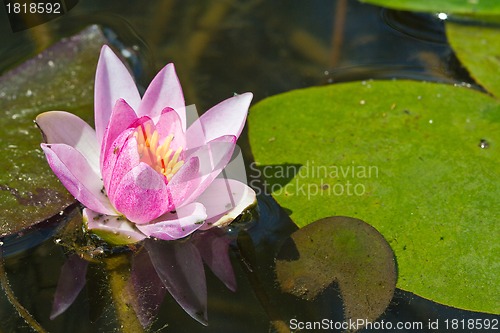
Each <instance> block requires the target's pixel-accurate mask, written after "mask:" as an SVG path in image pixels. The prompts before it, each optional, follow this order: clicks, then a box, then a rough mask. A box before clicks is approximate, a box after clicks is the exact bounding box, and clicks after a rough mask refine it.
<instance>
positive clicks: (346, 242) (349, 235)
mask: <svg viewBox="0 0 500 333" xmlns="http://www.w3.org/2000/svg"><path fill="white" fill-rule="evenodd" d="M276 273H277V279H278V282H279V283H280V286H281V288H282V289H283V291H285V292H288V293H291V294H293V295H295V296H297V297H301V298H304V299H307V300H313V299H315V298H316V297H317V296H318V294H320V293H321V292H322V291H323V290H325V289H326V288H327V287H328V286H330V285H331V284H333V283H336V284H338V287H339V289H340V294H341V295H342V299H343V302H344V311H345V318H346V320H348V319H352V320H354V321H355V320H356V319H366V320H368V321H374V320H375V319H377V318H378V317H379V316H380V315H381V314H382V313H383V312H384V310H385V309H386V308H387V306H388V305H389V303H390V301H391V299H392V295H393V293H394V289H395V286H396V265H395V262H394V256H393V252H392V250H391V248H390V246H389V244H387V242H386V241H385V239H384V237H382V235H380V233H379V232H378V231H377V230H376V229H375V228H373V227H371V226H370V225H368V224H366V223H364V222H363V221H361V220H358V219H354V218H350V217H341V216H335V217H327V218H324V219H321V220H319V221H315V222H313V223H311V224H309V225H307V226H306V227H304V228H302V229H299V230H298V231H296V232H294V233H293V234H292V235H291V237H290V238H289V239H288V240H287V241H286V242H285V243H284V244H283V246H282V248H281V250H280V252H279V254H278V257H277V259H276Z"/></svg>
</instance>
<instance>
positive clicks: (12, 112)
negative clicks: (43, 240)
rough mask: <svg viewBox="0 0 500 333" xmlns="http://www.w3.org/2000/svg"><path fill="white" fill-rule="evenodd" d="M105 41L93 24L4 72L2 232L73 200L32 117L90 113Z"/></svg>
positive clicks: (0, 97)
mask: <svg viewBox="0 0 500 333" xmlns="http://www.w3.org/2000/svg"><path fill="white" fill-rule="evenodd" d="M105 42H106V40H105V38H104V36H103V34H102V32H101V31H100V29H99V28H98V27H96V26H93V27H90V28H87V29H85V30H84V31H82V32H81V33H79V34H78V35H75V36H73V37H71V38H68V39H64V40H62V41H61V42H59V43H58V44H56V45H54V46H52V47H50V48H49V49H47V50H46V51H44V52H42V53H41V54H39V55H37V56H36V57H34V58H33V59H31V60H28V61H27V62H25V63H24V64H22V65H20V66H19V67H17V68H15V69H13V70H11V71H9V72H7V73H5V74H3V75H2V76H1V77H0V109H1V110H2V112H3V115H2V117H1V119H0V127H1V128H2V133H1V134H0V155H1V156H2V158H1V159H0V170H2V173H1V175H0V202H1V203H2V209H1V211H0V236H4V235H7V234H12V233H15V232H18V231H19V230H21V229H24V228H26V227H29V226H31V225H33V224H35V223H38V222H40V221H43V220H46V219H47V218H49V217H51V216H53V215H55V214H57V213H59V212H60V211H62V210H63V209H64V208H66V207H67V206H69V205H70V204H71V203H73V202H74V198H73V197H72V196H71V195H70V194H69V193H68V191H66V189H65V188H64V187H63V186H62V185H61V184H60V182H59V180H58V179H57V178H56V177H55V176H54V174H53V172H52V171H51V170H50V168H49V166H48V164H47V162H46V160H45V156H44V154H43V153H42V150H41V149H40V143H41V141H42V136H41V134H40V131H39V130H38V129H37V128H36V126H35V124H34V122H33V120H34V119H35V116H36V115H37V114H39V113H41V112H44V111H49V110H67V111H74V112H75V113H77V114H78V115H79V116H81V117H83V118H84V119H86V120H90V119H91V118H92V114H93V106H92V105H93V86H94V73H95V68H96V65H97V59H98V57H99V52H100V48H101V46H102V45H103V44H104V43H105Z"/></svg>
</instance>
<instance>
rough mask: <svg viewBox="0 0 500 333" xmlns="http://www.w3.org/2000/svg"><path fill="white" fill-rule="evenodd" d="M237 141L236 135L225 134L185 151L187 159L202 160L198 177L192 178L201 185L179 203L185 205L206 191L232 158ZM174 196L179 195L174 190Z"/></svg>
mask: <svg viewBox="0 0 500 333" xmlns="http://www.w3.org/2000/svg"><path fill="white" fill-rule="evenodd" d="M235 142H236V138H235V137H234V136H223V137H220V138H217V139H214V140H212V141H210V142H209V143H208V144H206V145H204V146H202V147H200V148H197V149H192V150H190V151H186V152H185V153H186V158H187V159H189V158H193V157H196V158H198V159H199V161H200V162H199V163H200V170H199V173H198V175H197V177H196V178H194V179H192V180H191V182H196V183H198V184H199V185H198V186H197V187H196V188H195V189H194V190H193V191H192V192H191V193H190V195H189V196H188V197H186V198H185V200H184V201H183V202H180V203H179V204H178V205H184V204H186V203H189V202H192V201H194V200H195V199H196V198H197V197H198V196H199V195H200V194H201V193H203V191H205V189H206V188H207V187H208V186H209V185H210V184H211V183H212V181H213V180H214V179H215V177H217V176H218V175H219V173H220V172H221V171H222V169H224V167H225V166H226V165H227V163H228V162H229V160H230V159H231V155H232V153H233V150H234V147H235V145H236V143H235ZM181 169H182V168H181ZM179 172H180V171H179ZM174 177H175V176H174ZM173 180H174V178H172V181H173ZM172 196H173V197H174V198H176V197H177V195H176V193H175V192H173V191H172Z"/></svg>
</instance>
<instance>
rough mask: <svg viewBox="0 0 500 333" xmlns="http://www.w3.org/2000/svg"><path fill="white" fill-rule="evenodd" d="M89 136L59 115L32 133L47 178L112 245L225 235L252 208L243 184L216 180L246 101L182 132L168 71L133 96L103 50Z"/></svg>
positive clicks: (233, 101) (214, 111) (237, 99)
mask: <svg viewBox="0 0 500 333" xmlns="http://www.w3.org/2000/svg"><path fill="white" fill-rule="evenodd" d="M94 97H95V105H94V108H95V109H94V111H95V114H94V115H95V130H94V129H93V128H92V127H91V126H90V125H88V124H87V123H86V122H85V121H83V120H82V119H80V118H79V117H77V116H75V115H73V114H71V113H68V112H64V111H50V112H45V113H42V114H40V115H39V116H38V117H37V118H36V123H37V125H38V126H39V128H40V129H41V131H42V133H43V136H44V140H45V143H42V144H41V147H42V149H43V152H44V153H45V156H46V158H47V161H48V163H49V165H50V167H51V168H52V170H53V172H54V173H55V174H56V176H57V177H58V178H59V179H60V181H61V182H62V184H63V185H64V186H65V187H66V188H67V189H68V191H69V192H70V193H71V194H72V195H73V196H74V197H75V198H76V199H77V200H78V201H79V202H81V203H82V204H83V206H85V208H84V210H83V216H84V221H85V223H86V226H87V228H88V229H89V230H91V231H93V232H94V233H96V234H98V235H100V236H102V237H103V238H104V239H105V240H107V241H108V242H111V243H114V244H128V243H134V242H138V241H140V240H143V239H145V238H147V237H154V238H159V239H163V240H175V239H179V238H183V237H186V236H188V235H189V234H191V233H193V232H194V231H196V230H198V229H201V230H206V229H209V228H211V227H214V226H219V227H220V226H225V225H227V224H229V223H230V222H231V221H232V220H233V219H234V218H235V217H237V216H238V215H239V214H240V213H242V212H243V211H244V210H245V209H247V208H248V207H249V206H251V205H253V204H254V203H255V192H254V191H253V190H252V189H251V188H250V187H248V186H247V185H246V184H244V183H242V182H239V181H237V180H232V179H224V178H217V176H218V175H219V174H220V173H221V171H222V170H223V169H224V167H225V166H226V165H227V163H228V162H229V161H230V159H231V156H232V153H233V150H234V147H235V144H236V140H237V138H238V137H239V135H240V133H241V131H242V129H243V126H244V123H245V120H246V116H247V112H248V107H249V105H250V102H251V99H252V94H251V93H244V94H241V95H236V96H234V97H231V98H229V99H227V100H225V101H223V102H221V103H219V104H217V105H216V106H214V107H212V108H211V109H209V110H208V111H207V112H206V113H204V114H203V115H202V116H201V117H199V118H198V119H197V120H196V121H194V122H193V123H192V124H191V125H190V126H189V127H188V128H187V124H186V122H187V121H186V107H185V104H184V97H183V93H182V88H181V86H180V83H179V80H178V78H177V75H176V73H175V69H174V65H173V64H169V65H167V66H165V67H164V68H163V69H162V70H161V71H160V72H159V73H158V74H157V75H156V77H155V78H154V79H153V81H152V82H151V84H150V85H149V87H148V88H147V90H146V91H145V93H144V95H143V96H142V98H141V96H140V95H139V92H138V90H137V88H136V85H135V83H134V80H133V78H132V77H131V75H130V73H129V72H128V70H127V68H126V67H125V65H124V64H123V63H122V62H121V61H120V60H119V58H118V57H117V56H116V55H115V54H114V53H113V51H111V49H110V48H109V47H107V46H104V47H103V48H102V50H101V54H100V58H99V61H98V65H97V71H96V80H95V96H94Z"/></svg>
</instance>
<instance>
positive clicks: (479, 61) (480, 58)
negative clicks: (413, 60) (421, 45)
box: [446, 22, 500, 97]
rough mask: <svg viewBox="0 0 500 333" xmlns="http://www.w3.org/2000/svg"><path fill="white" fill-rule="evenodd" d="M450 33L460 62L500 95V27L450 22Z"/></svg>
mask: <svg viewBox="0 0 500 333" xmlns="http://www.w3.org/2000/svg"><path fill="white" fill-rule="evenodd" d="M446 35H447V36H448V40H449V42H450V44H451V46H452V47H453V50H454V51H455V53H456V55H457V57H458V58H459V59H460V62H461V63H462V64H463V65H464V66H465V67H466V68H467V70H468V71H469V73H470V74H471V76H472V77H473V78H474V79H475V80H476V81H477V82H478V83H480V84H481V85H482V86H483V87H484V88H486V90H488V91H489V92H491V93H492V94H493V95H495V96H497V97H500V76H499V75H498V70H499V69H500V38H499V37H500V28H499V27H498V25H492V26H487V25H471V24H460V23H453V22H447V23H446Z"/></svg>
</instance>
